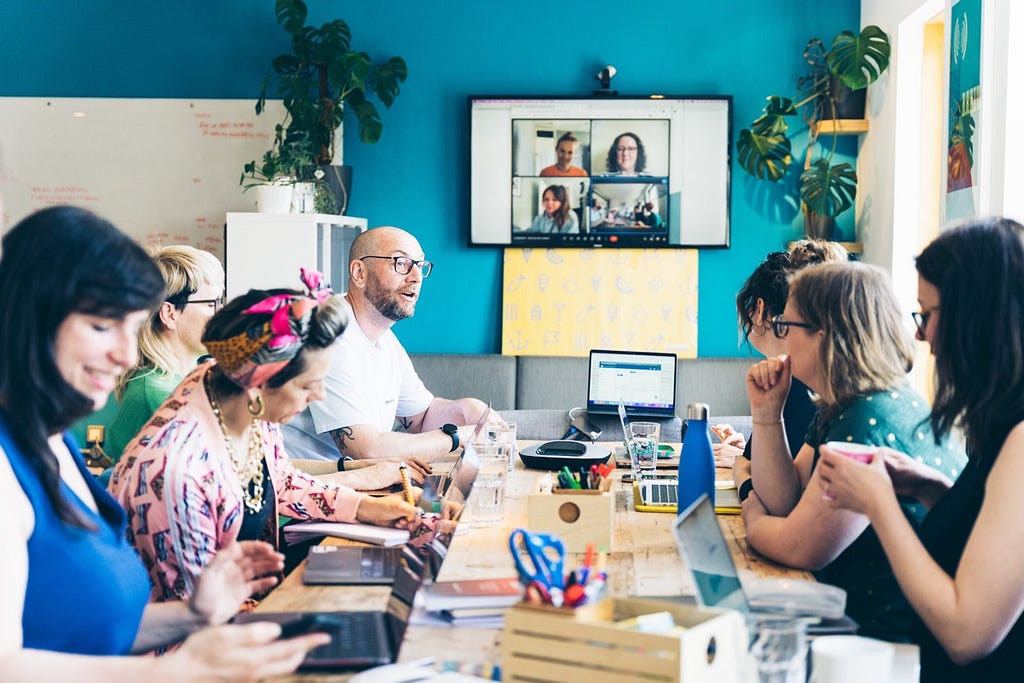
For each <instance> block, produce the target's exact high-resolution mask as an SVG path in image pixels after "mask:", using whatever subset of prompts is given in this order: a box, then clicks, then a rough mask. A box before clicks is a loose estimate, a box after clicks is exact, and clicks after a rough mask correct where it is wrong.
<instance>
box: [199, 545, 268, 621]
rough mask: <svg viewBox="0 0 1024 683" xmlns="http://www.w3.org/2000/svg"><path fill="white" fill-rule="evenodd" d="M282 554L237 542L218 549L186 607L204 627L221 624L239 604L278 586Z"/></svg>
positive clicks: (262, 546)
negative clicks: (204, 621) (197, 616)
mask: <svg viewBox="0 0 1024 683" xmlns="http://www.w3.org/2000/svg"><path fill="white" fill-rule="evenodd" d="M283 570H284V555H282V554H281V553H279V552H277V551H276V550H274V547H273V546H272V545H270V544H269V543H263V542H262V541H240V542H238V543H232V544H231V545H229V546H227V547H225V548H223V549H221V550H220V551H219V552H218V553H217V554H216V555H215V556H214V558H213V561H212V562H210V564H208V565H207V566H206V568H205V569H203V572H202V573H201V574H200V575H199V579H198V580H197V581H196V588H195V591H194V592H193V593H192V597H191V599H190V600H189V608H190V609H191V610H192V611H193V612H195V613H196V614H198V615H199V616H200V617H202V618H203V619H205V620H206V623H207V624H211V625H215V624H223V623H224V622H226V621H227V620H228V619H230V618H231V617H233V616H235V613H237V612H238V608H239V607H240V606H241V604H242V602H243V601H244V600H245V599H246V598H248V597H249V596H251V595H252V594H253V593H259V592H262V591H265V590H267V589H269V588H272V587H273V586H274V585H275V584H277V581H278V579H277V576H273V575H274V574H277V573H278V572H281V571H283Z"/></svg>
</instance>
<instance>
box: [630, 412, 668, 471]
mask: <svg viewBox="0 0 1024 683" xmlns="http://www.w3.org/2000/svg"><path fill="white" fill-rule="evenodd" d="M629 432H630V436H631V439H630V440H631V441H632V446H633V448H632V450H633V456H632V458H631V461H634V462H635V463H636V472H634V476H635V477H636V478H637V479H640V478H643V477H645V476H648V477H649V476H652V475H653V474H654V470H655V468H656V467H657V465H658V443H659V441H660V439H661V425H660V424H658V423H657V422H631V423H629Z"/></svg>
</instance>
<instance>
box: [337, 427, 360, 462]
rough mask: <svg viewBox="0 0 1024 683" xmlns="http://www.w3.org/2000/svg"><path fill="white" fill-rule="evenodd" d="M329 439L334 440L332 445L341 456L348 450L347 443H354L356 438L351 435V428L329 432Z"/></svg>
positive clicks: (341, 428)
mask: <svg viewBox="0 0 1024 683" xmlns="http://www.w3.org/2000/svg"><path fill="white" fill-rule="evenodd" d="M331 438H332V439H334V445H335V446H336V447H337V448H338V452H339V453H341V454H342V455H345V451H347V450H348V445H349V442H350V441H355V439H356V437H355V436H353V435H352V428H351V427H340V428H338V429H333V430H331Z"/></svg>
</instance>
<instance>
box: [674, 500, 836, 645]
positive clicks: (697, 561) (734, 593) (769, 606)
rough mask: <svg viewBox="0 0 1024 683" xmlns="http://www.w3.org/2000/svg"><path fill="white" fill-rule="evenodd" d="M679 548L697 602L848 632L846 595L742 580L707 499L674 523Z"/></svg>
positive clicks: (808, 585) (798, 584)
mask: <svg viewBox="0 0 1024 683" xmlns="http://www.w3.org/2000/svg"><path fill="white" fill-rule="evenodd" d="M672 530H673V535H674V536H675V540H676V546H677V548H678V550H679V555H680V557H682V559H683V563H684V564H685V565H686V568H687V570H688V571H689V572H690V576H691V577H693V583H694V585H695V586H696V588H697V591H696V593H695V597H696V599H697V604H699V605H702V606H704V607H723V608H729V609H734V610H738V611H740V612H744V613H747V614H755V615H771V614H774V615H779V614H784V615H787V616H806V617H817V618H826V619H831V620H838V621H839V622H841V623H840V624H838V625H837V624H833V625H832V628H838V629H840V630H850V629H851V628H852V629H855V628H856V624H855V623H854V622H852V621H851V620H849V619H848V618H845V617H844V615H843V613H844V610H845V609H846V591H844V590H842V589H841V588H837V587H835V586H830V585H828V584H824V583H817V582H815V581H805V580H801V579H765V578H759V579H756V580H753V581H751V582H749V583H748V584H747V585H746V586H745V585H744V584H743V583H741V582H740V578H739V574H737V572H736V565H735V563H734V562H733V561H732V555H731V554H730V552H729V546H728V545H727V544H726V540H725V536H724V535H723V534H722V528H721V527H720V526H719V525H718V519H717V517H716V516H715V510H714V508H713V507H712V506H711V501H710V500H709V499H708V497H707V496H706V495H701V497H700V498H698V499H697V500H696V501H695V502H694V503H693V504H692V505H690V507H688V508H686V510H684V511H683V512H682V514H680V515H679V516H678V517H677V518H676V521H675V522H674V524H673V525H672Z"/></svg>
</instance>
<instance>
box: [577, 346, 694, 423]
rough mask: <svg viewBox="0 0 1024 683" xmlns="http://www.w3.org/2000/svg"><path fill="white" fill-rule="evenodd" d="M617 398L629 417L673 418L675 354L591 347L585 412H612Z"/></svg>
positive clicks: (609, 413) (616, 403)
mask: <svg viewBox="0 0 1024 683" xmlns="http://www.w3.org/2000/svg"><path fill="white" fill-rule="evenodd" d="M620 401H621V402H622V403H623V404H624V405H625V407H626V412H627V413H628V414H629V415H630V416H634V415H643V416H645V417H662V418H666V417H675V414H676V356H675V354H674V353H639V352H635V351H604V350H591V352H590V377H589V379H588V382H587V412H588V413H594V414H604V415H614V414H615V412H616V410H617V409H618V404H619V402H620Z"/></svg>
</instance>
